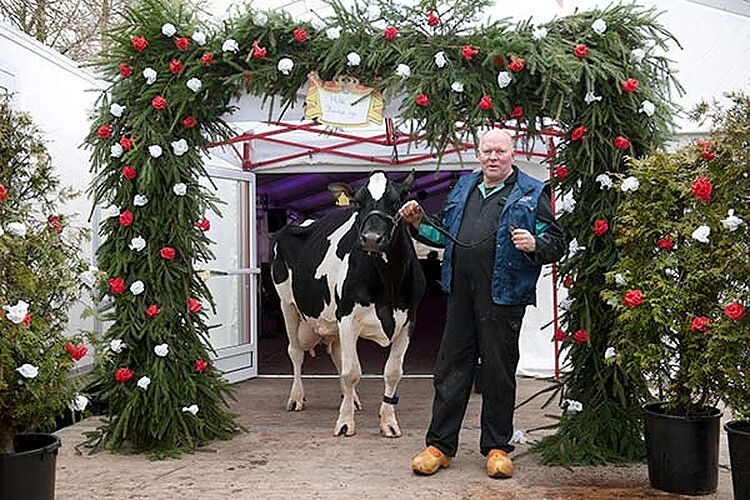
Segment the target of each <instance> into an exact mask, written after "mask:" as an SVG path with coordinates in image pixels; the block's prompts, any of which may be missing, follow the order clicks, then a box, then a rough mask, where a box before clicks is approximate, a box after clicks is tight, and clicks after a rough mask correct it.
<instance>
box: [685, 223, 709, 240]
mask: <svg viewBox="0 0 750 500" xmlns="http://www.w3.org/2000/svg"><path fill="white" fill-rule="evenodd" d="M710 234H711V228H710V227H708V226H706V225H702V226H699V227H698V229H696V230H695V231H693V234H691V235H690V236H692V238H693V239H694V240H698V241H700V242H701V243H708V241H709V240H708V236H709V235H710Z"/></svg>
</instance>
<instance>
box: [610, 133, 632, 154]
mask: <svg viewBox="0 0 750 500" xmlns="http://www.w3.org/2000/svg"><path fill="white" fill-rule="evenodd" d="M614 144H615V148H617V149H619V150H620V151H623V150H625V149H628V148H629V147H630V141H629V140H628V138H627V137H623V136H621V135H618V136H617V137H615V141H614Z"/></svg>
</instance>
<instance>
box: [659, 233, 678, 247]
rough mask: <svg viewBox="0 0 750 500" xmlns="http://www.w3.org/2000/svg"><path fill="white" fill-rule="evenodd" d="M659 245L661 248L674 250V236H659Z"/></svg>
mask: <svg viewBox="0 0 750 500" xmlns="http://www.w3.org/2000/svg"><path fill="white" fill-rule="evenodd" d="M657 245H659V248H661V249H662V250H672V249H673V248H674V241H672V238H670V236H669V235H666V236H662V237H661V238H659V241H658V242H657Z"/></svg>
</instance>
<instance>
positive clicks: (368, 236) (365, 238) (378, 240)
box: [359, 232, 385, 252]
mask: <svg viewBox="0 0 750 500" xmlns="http://www.w3.org/2000/svg"><path fill="white" fill-rule="evenodd" d="M359 241H360V243H361V244H362V248H363V249H364V250H365V251H367V252H381V251H383V243H384V241H385V238H384V237H383V235H382V234H378V233H373V232H367V233H362V234H361V235H360V236H359Z"/></svg>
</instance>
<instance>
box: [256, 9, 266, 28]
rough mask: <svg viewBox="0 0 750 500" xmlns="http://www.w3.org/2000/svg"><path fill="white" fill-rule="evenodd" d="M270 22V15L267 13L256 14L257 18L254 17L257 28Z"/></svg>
mask: <svg viewBox="0 0 750 500" xmlns="http://www.w3.org/2000/svg"><path fill="white" fill-rule="evenodd" d="M267 22H268V15H267V14H266V13H265V12H256V13H255V16H253V23H255V25H256V26H261V27H262V26H265V25H266V23H267Z"/></svg>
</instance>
